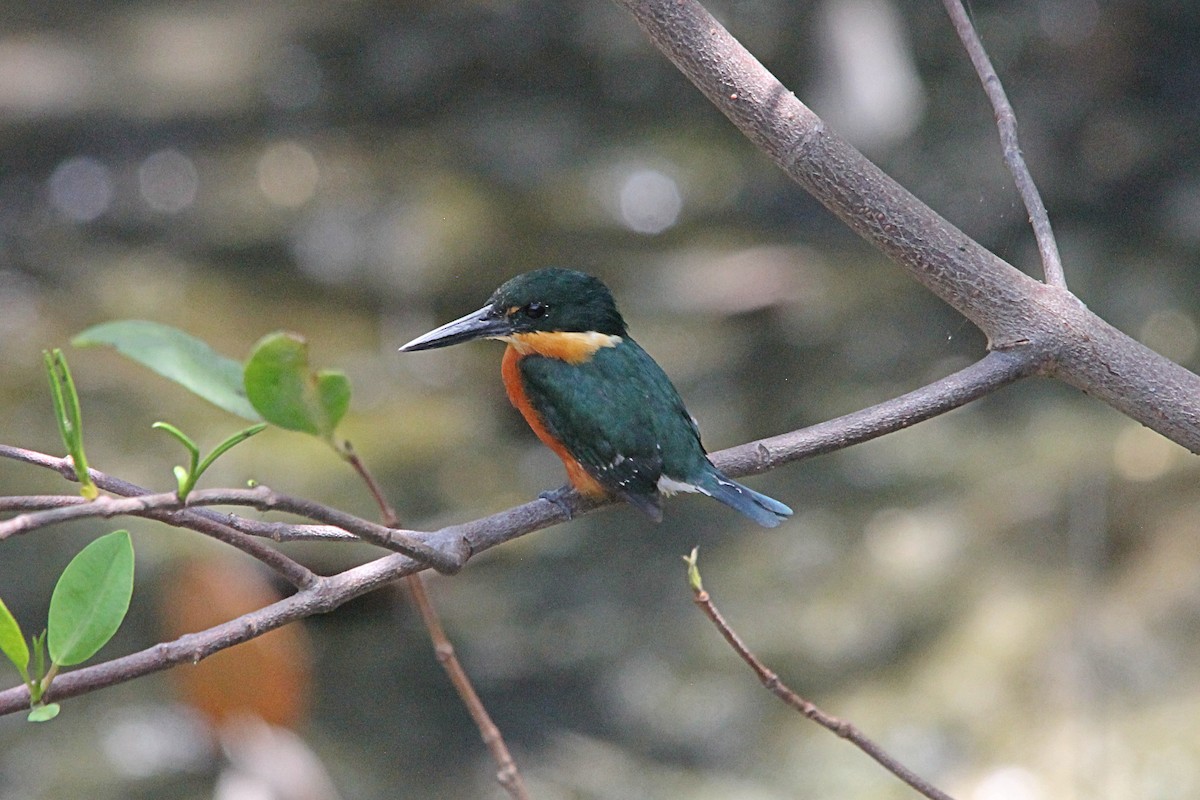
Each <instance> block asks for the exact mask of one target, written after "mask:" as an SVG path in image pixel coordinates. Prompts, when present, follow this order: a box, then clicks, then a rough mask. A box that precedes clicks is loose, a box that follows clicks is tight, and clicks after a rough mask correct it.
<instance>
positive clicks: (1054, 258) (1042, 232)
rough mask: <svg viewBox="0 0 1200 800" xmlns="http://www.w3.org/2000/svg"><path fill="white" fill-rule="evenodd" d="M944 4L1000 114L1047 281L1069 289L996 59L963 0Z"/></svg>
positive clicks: (1007, 159)
mask: <svg viewBox="0 0 1200 800" xmlns="http://www.w3.org/2000/svg"><path fill="white" fill-rule="evenodd" d="M944 3H945V6H946V12H947V13H948V14H949V15H950V21H951V22H953V23H954V30H955V31H956V32H957V33H958V38H959V40H960V41H961V42H962V45H963V47H964V48H965V49H966V51H967V55H968V56H970V58H971V64H973V65H974V67H975V73H976V74H977V75H978V76H979V80H980V82H981V83H983V90H984V92H986V93H987V96H988V100H989V101H990V102H991V104H992V110H993V111H994V112H995V114H996V127H997V128H998V129H999V131H1000V146H1001V148H1002V149H1003V151H1004V163H1005V164H1007V165H1008V171H1009V172H1011V173H1012V176H1013V182H1014V183H1015V184H1016V186H1017V192H1019V193H1020V195H1021V202H1022V203H1024V204H1025V210H1026V211H1027V212H1028V213H1029V222H1030V224H1031V225H1032V226H1033V235H1034V237H1035V238H1036V239H1037V244H1038V252H1039V253H1040V254H1041V257H1042V273H1043V274H1044V275H1045V277H1046V283H1048V284H1050V285H1051V286H1058V287H1061V288H1063V289H1065V288H1067V278H1066V275H1065V274H1063V266H1062V259H1061V258H1060V257H1059V254H1058V243H1057V242H1056V241H1055V239H1054V229H1053V228H1051V227H1050V215H1049V214H1048V213H1046V206H1045V204H1044V203H1043V202H1042V195H1041V193H1039V192H1038V188H1037V184H1035V183H1034V182H1033V175H1032V174H1030V172H1029V167H1028V166H1026V164H1025V156H1024V155H1023V154H1022V153H1021V144H1020V142H1019V141H1018V140H1017V115H1016V113H1015V112H1014V111H1013V108H1012V105H1010V104H1009V102H1008V95H1007V94H1006V93H1005V91H1004V85H1003V84H1002V83H1000V77H999V76H998V75H996V69H995V68H994V67H993V66H992V60H991V58H989V57H988V54H987V50H985V49H984V47H983V42H982V41H981V40H980V39H979V33H978V32H977V31H976V30H975V26H974V25H972V24H971V18H970V16H969V15H968V14H967V11H966V9H965V8H963V4H962V0H944Z"/></svg>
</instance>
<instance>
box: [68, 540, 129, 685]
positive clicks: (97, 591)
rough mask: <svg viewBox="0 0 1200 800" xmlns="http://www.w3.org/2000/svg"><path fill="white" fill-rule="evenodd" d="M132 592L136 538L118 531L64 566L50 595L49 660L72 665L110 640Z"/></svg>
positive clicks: (84, 659)
mask: <svg viewBox="0 0 1200 800" xmlns="http://www.w3.org/2000/svg"><path fill="white" fill-rule="evenodd" d="M132 595H133V542H132V541H131V540H130V538H129V532H128V531H114V532H113V533H110V534H108V535H106V536H101V537H100V538H99V539H97V540H96V541H94V542H92V543H91V544H89V545H88V546H87V547H85V548H83V550H81V551H79V554H78V555H77V556H75V558H73V559H71V563H70V564H67V568H66V569H65V570H63V574H62V576H61V577H60V578H59V579H58V584H57V585H55V587H54V593H53V594H52V595H51V596H50V621H49V626H48V629H49V644H50V659H51V660H52V661H53V662H54V663H55V664H57V665H59V666H62V667H69V666H72V665H74V664H78V663H80V662H82V661H86V660H88V659H89V658H91V657H92V656H94V655H95V654H96V651H97V650H99V649H100V648H101V647H103V646H104V645H105V643H106V642H108V640H109V639H111V638H112V636H113V634H114V633H116V632H117V628H119V627H120V626H121V620H123V619H124V618H125V614H126V612H128V611H129V599H130V597H131V596H132Z"/></svg>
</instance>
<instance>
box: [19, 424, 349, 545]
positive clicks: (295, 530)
mask: <svg viewBox="0 0 1200 800" xmlns="http://www.w3.org/2000/svg"><path fill="white" fill-rule="evenodd" d="M0 458H10V459H13V460H14V461H21V462H24V463H26V464H33V465H35V466H39V467H43V468H45V469H50V470H53V471H55V472H57V473H58V474H59V475H62V476H63V477H64V478H66V479H67V480H70V481H73V480H75V474H74V472H73V471H72V467H71V462H70V459H67V458H56V457H55V456H51V455H47V454H45V453H39V452H37V451H35V450H26V449H25V448H23V447H13V446H11V445H5V444H0ZM88 474H89V475H90V476H91V478H92V481H93V482H94V483H95V484H96V485H97V486H99V487H100V488H101V489H103V490H104V491H106V492H112V493H113V494H118V495H120V496H122V497H137V496H139V495H144V494H152V492H151V491H150V490H149V489H146V488H144V487H142V486H138V485H137V484H136V483H130V482H129V481H127V480H123V479H121V478H117V477H115V476H113V475H108V474H106V473H103V472H100V471H99V470H97V469H95V468H91V467H89V468H88ZM196 519H202V520H205V521H206V522H209V523H216V524H218V525H224V526H226V527H229V528H232V529H234V530H235V531H238V532H241V533H245V534H249V535H250V536H257V537H261V538H264V539H271V540H273V541H276V542H299V541H339V542H361V541H362V539H361V538H359V537H358V536H355V535H354V534H352V533H349V532H347V531H344V530H342V529H341V528H337V527H334V526H333V525H302V524H298V523H292V522H264V521H262V520H256V519H247V518H246V517H238V516H235V515H232V514H221V513H219V512H216V511H212V510H210V509H207V508H189V509H187V510H186V511H180V512H174V513H173V516H172V518H171V524H173V525H178V526H179V527H181V528H191V529H194V530H200V531H201V532H202V533H203V532H206V530H203V529H202V526H198V525H194V524H193V522H194V521H195V520H196ZM204 527H206V526H204Z"/></svg>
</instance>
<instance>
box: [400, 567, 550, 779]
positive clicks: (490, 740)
mask: <svg viewBox="0 0 1200 800" xmlns="http://www.w3.org/2000/svg"><path fill="white" fill-rule="evenodd" d="M408 588H409V591H410V592H412V597H413V602H414V603H415V604H416V606H417V610H419V611H420V612H421V619H422V620H424V622H425V627H426V628H428V629H429V638H430V639H432V640H433V653H434V655H435V656H436V657H437V660H438V663H439V664H441V665H442V668H443V669H445V670H446V674H447V675H448V676H450V682H451V683H452V684H454V689H455V691H457V692H458V696H459V697H460V698H462V701H463V705H465V706H466V707H467V711H468V712H470V714H471V719H472V720H474V721H475V726H476V727H477V728H479V735H480V736H482V737H483V743H484V744H485V745H487V748H488V750H489V751H490V752H491V754H492V758H493V760H495V762H496V765H497V767H498V768H499V769H498V770H497V772H496V780H497V781H499V783H500V785H501V786H503V787H504V789H505V790H506V791H507V792H508V793H509V794H510V795H512V796H513V797H514V798H516V800H528V798H529V793H528V791H527V790H526V789H525V781H524V780H523V779H522V778H521V773H520V771H519V770H518V769H517V763H516V762H515V761H513V758H512V754H511V753H509V752H508V745H506V744H505V743H504V737H503V736H502V735H501V733H500V729H499V728H497V727H496V723H494V722H492V717H491V715H490V714H488V712H487V709H486V708H485V707H484V705H483V701H482V700H480V699H479V694H478V693H476V691H475V687H474V686H473V685H472V684H471V679H470V678H469V677H468V676H467V672H466V670H465V669H463V667H462V664H461V663H459V660H458V656H457V655H455V653H454V645H453V644H451V643H450V638H449V637H448V636H446V631H445V629H444V628H443V627H442V621H441V619H440V618H439V617H438V613H437V610H436V609H434V607H433V603H432V602H430V600H429V595H428V593H427V592H426V591H425V583H424V581H423V580H422V579H421V576H420V575H409V576H408Z"/></svg>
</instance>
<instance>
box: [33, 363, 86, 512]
mask: <svg viewBox="0 0 1200 800" xmlns="http://www.w3.org/2000/svg"><path fill="white" fill-rule="evenodd" d="M42 360H43V362H44V363H45V365H46V376H47V377H48V378H49V379H50V394H51V396H52V397H53V398H54V415H55V417H56V419H57V421H58V432H59V433H60V434H61V435H62V440H63V446H64V447H66V448H67V452H68V453H70V454H71V466H72V467H74V469H75V477H76V479H77V480H78V481H79V493H80V494H81V495H83V496H84V497H85V498H87V499H88V500H95V499H96V497H97V496H98V495H99V494H100V490H99V489H97V488H96V485H95V484H94V483H92V476H91V475H89V474H88V466H87V456H86V455H84V452H83V415H82V414H81V413H80V410H79V394H78V393H77V392H76V391H75V381H73V380H72V379H71V369H70V367H68V366H67V359H66V356H64V355H63V352H62V350H60V349H58V348H57V347H56V348H54V349H53V350H44V351H42Z"/></svg>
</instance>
